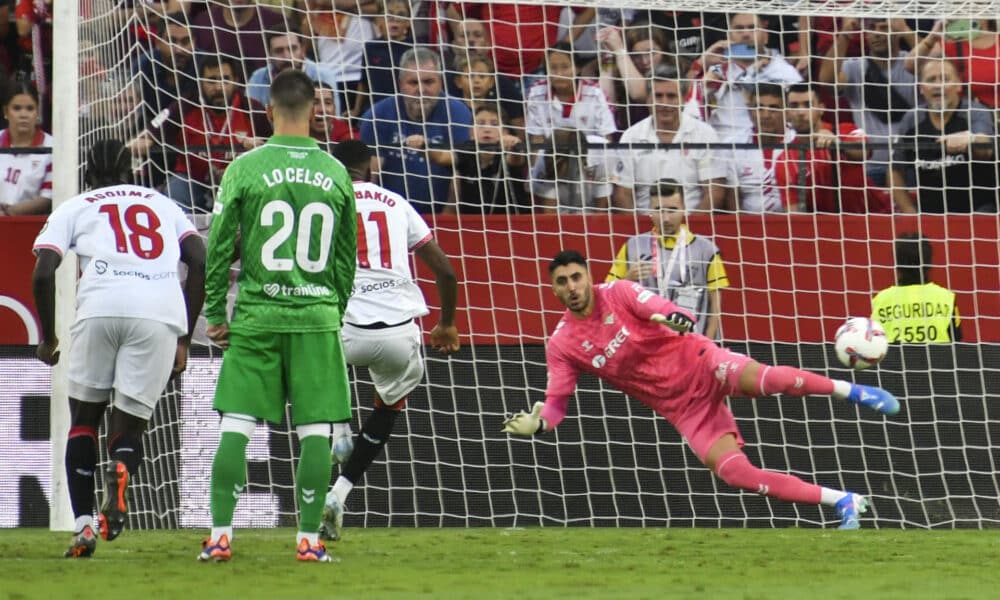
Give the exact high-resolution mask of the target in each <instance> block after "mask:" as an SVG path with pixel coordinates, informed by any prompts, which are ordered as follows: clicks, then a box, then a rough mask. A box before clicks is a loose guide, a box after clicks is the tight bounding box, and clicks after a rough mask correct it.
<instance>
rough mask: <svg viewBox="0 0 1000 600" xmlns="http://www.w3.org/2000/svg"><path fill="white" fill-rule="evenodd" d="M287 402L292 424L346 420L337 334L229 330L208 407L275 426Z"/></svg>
mask: <svg viewBox="0 0 1000 600" xmlns="http://www.w3.org/2000/svg"><path fill="white" fill-rule="evenodd" d="M286 400H288V401H290V402H291V404H292V424H293V425H308V424H309V423H336V422H339V421H348V420H350V418H351V395H350V388H349V386H348V382H347V364H346V363H345V362H344V350H343V347H342V346H341V342H340V332H339V331H323V332H308V333H306V332H303V333H275V332H246V331H243V332H235V331H230V332H229V348H228V349H227V350H226V352H225V354H223V358H222V370H221V371H220V372H219V381H218V383H217V384H216V386H215V402H214V403H213V405H212V407H213V408H214V409H215V410H217V411H219V412H223V413H239V414H244V415H250V416H253V417H257V418H258V419H265V420H267V421H271V422H272V423H280V422H281V420H282V418H283V417H284V416H285V401H286Z"/></svg>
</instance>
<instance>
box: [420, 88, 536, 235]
mask: <svg viewBox="0 0 1000 600" xmlns="http://www.w3.org/2000/svg"><path fill="white" fill-rule="evenodd" d="M504 119H505V115H504V113H503V109H502V108H500V107H499V105H497V104H480V105H479V106H478V107H477V108H476V110H475V123H474V125H473V128H472V139H470V140H468V141H466V142H464V143H462V144H458V145H457V146H456V147H455V149H454V150H453V151H452V150H429V151H428V154H429V155H430V158H431V160H432V161H434V162H435V163H436V164H439V165H443V166H446V167H454V169H455V179H456V180H457V183H458V212H459V213H463V214H478V215H497V214H507V213H515V212H519V211H520V210H522V209H524V208H525V207H526V206H527V200H528V194H527V191H526V190H525V187H524V183H525V175H524V167H525V165H526V164H527V157H526V156H525V153H524V144H523V143H522V142H521V139H520V138H519V137H517V136H516V135H514V134H512V133H510V131H509V130H508V129H507V128H506V127H504V125H503V123H504Z"/></svg>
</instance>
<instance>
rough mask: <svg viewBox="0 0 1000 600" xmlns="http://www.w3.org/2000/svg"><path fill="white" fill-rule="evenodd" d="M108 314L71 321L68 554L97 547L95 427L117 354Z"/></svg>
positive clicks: (89, 551)
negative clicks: (71, 521) (70, 529)
mask: <svg viewBox="0 0 1000 600" xmlns="http://www.w3.org/2000/svg"><path fill="white" fill-rule="evenodd" d="M113 325H114V322H113V320H111V319H107V318H95V319H84V320H83V321H79V322H77V323H76V324H74V325H73V343H72V347H71V348H70V352H69V365H68V369H67V370H68V377H67V378H68V379H69V397H70V400H69V405H70V430H69V438H68V439H67V441H66V457H65V464H66V479H67V486H68V487H69V497H70V503H71V505H72V507H73V515H74V517H75V519H76V522H75V523H74V527H73V531H74V536H73V542H72V544H71V545H70V547H69V549H68V550H67V551H66V554H65V555H66V556H67V557H78V556H90V555H91V554H93V552H94V549H95V547H96V543H97V540H96V531H97V529H96V527H95V524H94V486H95V472H96V470H97V461H98V449H97V430H98V427H100V423H101V419H102V418H103V416H104V411H105V410H106V409H107V406H108V403H109V402H110V400H111V390H112V386H113V385H114V373H115V367H114V357H115V353H116V352H117V350H118V345H117V343H116V341H115V339H116V336H115V335H114V332H113V330H109V328H112V329H113Z"/></svg>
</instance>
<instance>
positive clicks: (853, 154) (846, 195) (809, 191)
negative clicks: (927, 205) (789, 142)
mask: <svg viewBox="0 0 1000 600" xmlns="http://www.w3.org/2000/svg"><path fill="white" fill-rule="evenodd" d="M825 113H826V106H825V105H824V104H823V99H822V98H821V97H820V95H819V93H818V92H817V91H816V87H815V86H812V85H809V84H808V83H796V84H794V85H792V86H791V87H789V88H788V90H787V91H786V92H785V118H786V120H787V121H788V124H789V125H791V127H792V129H794V130H795V142H796V143H797V144H808V145H809V147H808V148H802V147H796V148H787V149H786V150H785V151H784V152H783V153H782V155H781V157H780V158H779V159H778V163H779V164H778V166H777V167H776V169H775V175H776V178H777V182H778V187H780V188H781V190H782V195H783V197H784V204H785V208H786V209H787V210H789V211H815V212H859V213H863V212H875V213H890V212H892V198H891V197H890V195H889V192H888V191H887V190H885V189H882V188H879V187H877V186H876V185H875V184H874V183H872V182H871V181H870V180H869V179H868V177H867V176H866V174H865V167H864V162H863V161H864V159H865V151H864V150H862V149H860V148H851V149H844V150H840V149H838V148H837V144H838V143H839V142H845V143H859V142H863V141H864V139H865V138H864V132H862V131H861V130H859V129H857V127H856V126H855V125H854V123H849V122H846V123H841V124H840V134H839V135H837V134H835V133H834V132H833V131H832V129H831V128H830V126H829V125H827V124H826V123H825V122H824V121H823V115H824V114H825Z"/></svg>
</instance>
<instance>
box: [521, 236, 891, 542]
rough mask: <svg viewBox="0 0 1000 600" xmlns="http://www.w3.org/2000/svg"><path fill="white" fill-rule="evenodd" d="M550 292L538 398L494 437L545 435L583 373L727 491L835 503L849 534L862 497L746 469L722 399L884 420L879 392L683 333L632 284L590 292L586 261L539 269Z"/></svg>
mask: <svg viewBox="0 0 1000 600" xmlns="http://www.w3.org/2000/svg"><path fill="white" fill-rule="evenodd" d="M549 274H550V275H551V277H552V290H553V292H554V293H555V295H556V296H557V297H558V298H559V300H560V301H562V303H563V304H564V305H566V308H567V311H566V314H564V315H563V318H562V320H560V321H559V324H558V325H556V329H555V332H554V333H553V334H552V337H551V338H550V339H549V343H548V346H547V348H546V362H547V364H548V376H549V377H548V388H547V390H546V392H545V396H546V398H545V402H544V403H542V402H536V403H535V405H534V406H533V407H532V411H531V412H520V413H518V414H516V415H514V416H513V417H511V418H510V419H508V420H507V421H506V422H504V427H503V431H505V432H507V433H514V434H517V435H526V436H527V435H533V434H536V433H543V432H546V431H551V430H552V429H554V428H555V427H556V426H557V425H559V423H560V422H561V421H562V420H563V417H565V416H566V408H567V405H568V404H569V398H570V396H571V395H572V394H573V390H574V389H575V388H576V381H577V377H578V376H579V374H580V373H581V372H587V373H592V374H593V375H596V376H597V377H600V378H601V379H603V380H605V381H607V382H608V383H610V384H612V385H614V386H615V387H617V388H618V389H620V390H621V391H623V392H625V393H626V394H628V395H630V396H633V397H635V398H636V399H638V400H639V401H641V402H642V403H643V404H645V405H646V406H648V407H650V408H651V409H653V410H654V411H656V412H657V413H658V414H659V415H661V416H663V417H664V418H665V419H667V420H668V421H669V422H670V423H671V424H672V425H673V426H674V427H675V428H676V429H677V431H678V432H679V433H680V434H681V435H682V436H684V438H685V439H686V440H687V442H688V444H689V445H690V446H691V449H692V450H693V451H694V453H695V454H696V455H697V456H698V458H699V459H700V460H701V461H702V462H703V463H704V464H705V466H707V467H708V468H709V469H711V470H712V471H713V472H714V473H715V474H716V475H717V476H718V477H719V478H720V479H722V480H723V481H725V482H726V483H728V484H729V485H731V486H733V487H737V488H740V489H744V490H748V491H751V492H756V493H758V494H762V495H765V496H772V497H775V498H780V499H781V500H786V501H789V502H803V503H808V504H824V505H827V506H833V507H836V510H837V515H838V517H839V518H840V528H841V529H858V528H859V527H860V522H859V518H860V515H861V513H864V512H866V511H867V510H868V501H867V499H866V498H865V497H863V496H862V495H860V494H855V493H853V492H847V491H841V490H834V489H830V488H825V487H821V486H818V485H815V484H811V483H806V482H804V481H802V480H801V479H799V478H798V477H795V476H793V475H789V474H786V473H777V472H774V471H765V470H763V469H759V468H757V467H755V466H754V465H752V464H751V463H750V461H749V460H748V459H747V457H746V455H745V454H743V451H742V450H741V448H742V446H743V443H744V442H743V438H742V437H741V436H740V432H739V429H737V427H736V420H735V418H734V417H733V414H732V412H730V410H729V407H728V406H727V404H726V402H725V399H726V396H748V397H756V396H770V395H774V394H788V395H791V396H805V395H830V396H833V397H834V398H837V399H841V400H847V401H849V402H853V403H856V404H860V405H862V406H866V407H868V408H871V409H873V410H876V411H878V412H881V413H884V414H887V415H894V414H896V413H897V412H899V402H898V401H897V400H896V398H895V397H894V396H893V395H892V394H890V393H889V392H886V391H885V390H882V389H879V388H875V387H868V386H863V385H857V384H852V383H849V382H847V381H838V380H833V379H828V378H826V377H823V376H821V375H817V374H815V373H810V372H808V371H802V370H800V369H796V368H794V367H782V366H775V367H772V366H767V365H762V364H760V363H758V362H756V361H754V360H752V359H751V358H749V357H747V356H744V355H742V354H737V353H735V352H730V351H728V350H725V349H723V348H720V347H719V346H716V345H715V344H714V343H713V342H712V340H710V339H708V338H706V337H704V336H701V335H697V334H687V335H685V333H686V332H687V331H688V330H690V329H691V327H692V326H693V325H694V319H693V317H692V316H691V315H690V314H688V313H687V311H684V310H682V309H680V308H678V307H677V306H676V305H674V304H673V303H672V302H670V301H669V300H666V299H664V298H661V297H660V296H657V295H656V294H654V293H653V292H650V291H648V290H646V289H645V288H643V287H642V286H641V285H638V284H635V283H632V282H628V281H616V282H612V283H609V284H604V285H599V286H595V285H594V282H593V280H592V279H591V276H590V272H589V271H588V270H587V261H586V259H585V258H584V257H583V256H582V255H581V254H580V253H578V252H576V251H573V250H564V251H562V252H560V253H559V254H557V255H556V257H555V258H554V259H553V260H552V262H551V263H550V264H549Z"/></svg>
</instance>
